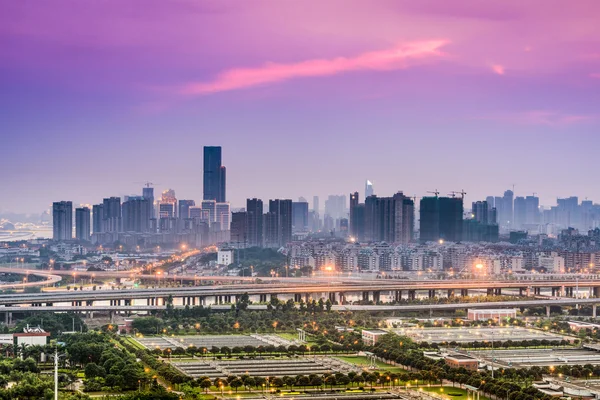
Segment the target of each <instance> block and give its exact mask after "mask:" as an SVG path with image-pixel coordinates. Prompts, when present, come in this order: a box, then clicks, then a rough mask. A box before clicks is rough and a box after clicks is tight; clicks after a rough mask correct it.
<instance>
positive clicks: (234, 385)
mask: <svg viewBox="0 0 600 400" xmlns="http://www.w3.org/2000/svg"><path fill="white" fill-rule="evenodd" d="M229 386H231V387H232V388H234V389H235V391H236V392H237V391H238V388H240V387H242V386H244V382H242V380H241V379H240V378H235V379H234V380H232V381H231V382H229Z"/></svg>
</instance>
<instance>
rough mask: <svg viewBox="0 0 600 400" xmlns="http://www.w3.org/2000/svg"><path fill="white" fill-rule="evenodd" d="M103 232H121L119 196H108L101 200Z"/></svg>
mask: <svg viewBox="0 0 600 400" xmlns="http://www.w3.org/2000/svg"><path fill="white" fill-rule="evenodd" d="M103 204H104V207H103V211H104V217H103V229H104V232H113V233H114V232H121V198H120V197H109V198H106V199H104V200H103Z"/></svg>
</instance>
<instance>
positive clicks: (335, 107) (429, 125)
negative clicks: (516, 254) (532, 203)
mask: <svg viewBox="0 0 600 400" xmlns="http://www.w3.org/2000/svg"><path fill="white" fill-rule="evenodd" d="M0 7H1V11H2V12H0V26H1V28H0V40H2V43H3V49H2V51H1V52H0V68H2V74H0V87H1V88H2V91H3V93H4V94H5V95H4V96H2V98H1V99H0V110H1V111H0V117H1V119H2V121H3V122H4V124H3V133H2V139H3V141H2V148H3V150H4V151H3V162H4V165H5V166H6V167H5V168H7V169H9V173H5V174H3V177H2V179H0V183H1V188H2V193H3V194H5V195H4V196H2V201H1V202H0V212H9V211H10V212H16V213H30V214H37V213H40V212H42V211H43V210H47V209H48V208H49V206H50V205H51V203H52V202H53V201H57V200H60V199H71V200H72V201H73V204H74V205H75V204H85V203H88V204H93V203H95V202H97V201H99V200H100V199H102V198H103V197H105V196H107V195H112V196H121V197H123V196H126V195H131V194H138V192H139V186H140V185H141V182H144V181H147V180H150V181H152V182H157V184H156V185H155V186H156V187H157V189H158V190H159V191H162V189H167V188H173V189H175V190H176V191H177V193H178V195H179V197H180V198H184V199H194V200H196V201H197V202H199V201H200V200H201V199H202V198H203V196H202V195H203V193H202V175H203V161H202V150H201V149H202V147H203V146H222V147H223V148H224V149H227V150H226V154H224V156H223V165H225V166H227V170H228V171H227V199H228V200H230V202H231V204H232V206H233V207H234V208H239V207H243V205H244V203H245V199H246V198H254V197H257V198H262V199H278V198H291V199H297V198H298V197H300V196H305V197H309V196H313V195H318V196H319V197H320V198H321V199H325V198H326V196H327V195H329V194H345V195H347V194H348V193H351V192H354V191H355V190H358V189H361V188H363V187H364V182H365V180H366V179H369V180H371V181H372V182H373V184H374V187H375V190H376V193H377V194H380V195H385V196H391V195H393V194H394V193H396V192H397V191H398V190H402V191H403V192H404V193H406V194H407V195H409V196H413V195H415V194H416V195H417V196H422V195H423V194H424V193H426V192H427V191H431V190H435V188H437V189H440V191H441V192H442V193H443V194H446V193H449V192H450V191H458V190H462V189H464V190H465V191H466V192H467V193H468V196H467V199H468V200H469V201H476V200H481V199H485V197H486V196H488V195H490V194H496V195H499V194H501V193H502V192H503V191H504V190H506V189H508V188H511V189H512V185H513V184H515V185H516V188H515V196H527V195H531V194H532V193H534V192H535V193H537V194H538V195H539V196H540V204H542V205H548V206H549V205H553V204H555V199H556V198H558V197H568V196H571V195H577V196H579V197H580V199H584V198H589V199H600V188H598V187H597V185H593V182H594V179H595V173H594V172H595V169H594V168H593V166H594V160H595V157H596V154H595V153H596V149H597V148H598V147H599V146H600V136H599V135H598V133H597V132H598V127H599V123H600V119H599V117H600V115H599V114H598V111H597V109H596V104H598V103H599V102H600V90H599V88H600V53H599V52H598V50H597V49H598V48H600V28H599V27H598V24H597V15H598V13H599V12H600V4H598V3H597V2H594V1H581V2H577V3H576V4H572V5H569V7H568V8H566V7H564V3H563V2H558V1H544V2H542V1H533V2H529V3H527V4H505V3H500V2H498V1H494V2H486V3H478V4H476V5H474V4H473V3H472V2H468V1H457V2H453V4H452V6H449V5H446V4H440V3H439V2H429V1H423V2H418V3H414V2H402V1H400V2H397V1H391V2H388V1H382V2H377V4H368V5H367V3H364V2H361V1H352V0H350V1H344V2H338V1H331V2H327V3H322V2H318V3H317V2H314V4H313V7H308V8H306V7H304V8H303V7H301V6H299V5H297V4H294V3H282V2H276V3H274V2H269V1H263V2H257V3H256V4H255V5H253V6H252V7H250V6H248V5H236V6H235V7H233V6H231V5H228V4H225V3H222V2H212V1H202V2H185V1H175V2H159V1H154V0H152V1H150V2H144V6H143V7H142V6H140V1H139V0H126V1H119V2H116V1H108V2H105V3H103V5H99V4H95V3H81V2H74V1H70V0H55V1H53V2H52V3H48V4H40V5H38V6H37V7H35V8H32V7H28V6H27V5H26V4H25V3H23V2H4V3H3V4H2V6H0ZM284 20H285V21H286V22H285V23H283V22H282V21H284ZM116 27H117V28H116ZM214 38H218V40H214ZM248 43H251V44H252V45H251V46H249V45H248ZM249 149H251V150H252V151H248V150H249ZM357 160H359V161H357ZM116 177H118V179H116ZM6 194H8V195H6ZM138 195H139V194H138Z"/></svg>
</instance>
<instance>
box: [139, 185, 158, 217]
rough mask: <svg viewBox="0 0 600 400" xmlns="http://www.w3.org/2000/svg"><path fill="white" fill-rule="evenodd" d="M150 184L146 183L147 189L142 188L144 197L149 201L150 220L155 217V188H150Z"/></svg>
mask: <svg viewBox="0 0 600 400" xmlns="http://www.w3.org/2000/svg"><path fill="white" fill-rule="evenodd" d="M150 185H152V184H151V183H150V182H148V183H146V187H144V188H142V197H144V198H145V199H147V200H148V203H149V204H150V207H149V208H148V214H149V215H148V219H151V218H154V217H155V212H154V188H153V187H150Z"/></svg>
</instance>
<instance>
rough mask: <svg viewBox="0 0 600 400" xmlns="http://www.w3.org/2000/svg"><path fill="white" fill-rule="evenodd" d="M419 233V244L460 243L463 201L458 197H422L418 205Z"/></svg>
mask: <svg viewBox="0 0 600 400" xmlns="http://www.w3.org/2000/svg"><path fill="white" fill-rule="evenodd" d="M486 207H487V205H486ZM420 232H421V233H420V235H421V236H420V240H421V242H428V241H438V240H447V241H450V242H459V241H461V240H462V236H463V235H462V233H463V199H462V198H459V197H437V196H435V197H423V198H422V199H421V203H420Z"/></svg>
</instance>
